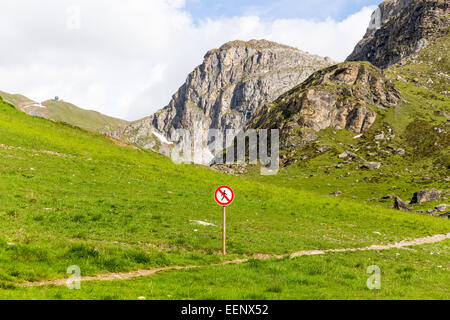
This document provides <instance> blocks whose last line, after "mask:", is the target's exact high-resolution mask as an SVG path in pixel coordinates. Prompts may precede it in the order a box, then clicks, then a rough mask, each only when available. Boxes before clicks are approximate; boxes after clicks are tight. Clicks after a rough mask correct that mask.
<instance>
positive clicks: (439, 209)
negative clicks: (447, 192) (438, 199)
mask: <svg viewBox="0 0 450 320" xmlns="http://www.w3.org/2000/svg"><path fill="white" fill-rule="evenodd" d="M448 207H450V206H448V205H446V204H440V205H438V206H436V207H435V209H436V210H437V211H438V212H445V211H446V210H447V208H448Z"/></svg>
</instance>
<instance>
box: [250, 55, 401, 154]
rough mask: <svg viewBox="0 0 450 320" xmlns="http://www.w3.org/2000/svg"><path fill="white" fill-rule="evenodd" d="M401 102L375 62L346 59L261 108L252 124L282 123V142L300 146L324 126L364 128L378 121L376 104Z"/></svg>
mask: <svg viewBox="0 0 450 320" xmlns="http://www.w3.org/2000/svg"><path fill="white" fill-rule="evenodd" d="M399 102H400V94H399V93H398V92H397V90H396V89H395V87H394V85H393V84H392V82H391V81H390V80H389V79H388V78H386V77H385V75H384V74H383V72H382V71H381V70H380V69H378V68H377V67H374V66H372V65H371V64H369V63H367V62H346V63H342V64H338V65H335V66H332V67H328V68H325V69H323V70H320V71H318V72H316V73H314V74H313V75H312V76H310V77H309V78H308V79H307V80H306V81H305V82H303V83H302V84H301V85H299V86H297V87H295V88H293V89H292V90H290V91H288V92H287V93H285V94H283V95H282V96H280V97H279V98H278V99H277V100H275V101H274V102H272V103H267V104H265V105H264V106H262V107H261V108H259V109H258V110H257V112H256V113H255V117H254V119H253V120H252V121H251V123H250V125H249V127H251V128H255V129H280V130H281V138H280V140H281V144H282V145H281V147H282V148H289V147H295V146H300V145H302V144H303V143H305V142H307V141H311V140H314V139H315V138H316V137H317V136H316V134H315V132H318V131H320V130H323V129H326V128H330V127H332V128H336V129H347V130H349V131H352V132H356V133H360V132H364V131H366V130H368V129H369V128H370V127H371V126H372V124H373V123H374V122H375V119H376V116H377V113H376V110H377V109H385V108H389V107H391V106H393V105H396V104H398V103H399Z"/></svg>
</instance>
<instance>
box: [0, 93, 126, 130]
mask: <svg viewBox="0 0 450 320" xmlns="http://www.w3.org/2000/svg"><path fill="white" fill-rule="evenodd" d="M0 97H1V98H3V100H4V101H6V102H8V103H10V104H12V105H13V106H15V107H16V108H17V109H19V110H21V111H23V112H25V113H27V114H29V115H33V116H39V117H43V118H46V119H50V120H53V121H59V122H65V123H68V124H71V125H73V126H77V127H80V128H83V129H86V130H90V131H95V132H102V133H108V132H114V131H118V130H120V129H121V128H123V127H124V126H126V125H127V124H128V122H127V121H125V120H121V119H117V118H113V117H109V116H106V115H104V114H101V113H99V112H97V111H92V110H85V109H82V108H79V107H77V106H75V105H73V104H71V103H68V102H64V101H55V100H47V101H45V102H42V104H41V106H39V107H38V106H37V105H38V103H37V102H35V101H33V100H31V99H29V98H27V97H25V96H23V95H20V94H9V93H6V92H3V91H0Z"/></svg>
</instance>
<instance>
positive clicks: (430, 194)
mask: <svg viewBox="0 0 450 320" xmlns="http://www.w3.org/2000/svg"><path fill="white" fill-rule="evenodd" d="M441 193H442V191H441V190H436V189H427V190H421V191H419V192H416V193H414V196H413V197H412V199H411V204H415V203H424V202H429V201H433V200H438V199H440V198H441Z"/></svg>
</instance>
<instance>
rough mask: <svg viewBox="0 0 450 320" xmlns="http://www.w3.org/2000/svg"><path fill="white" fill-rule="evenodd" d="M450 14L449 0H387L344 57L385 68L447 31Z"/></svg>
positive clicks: (449, 25)
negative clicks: (357, 41)
mask: <svg viewBox="0 0 450 320" xmlns="http://www.w3.org/2000/svg"><path fill="white" fill-rule="evenodd" d="M449 14H450V10H449V1H448V0H386V1H384V2H383V3H381V4H380V6H379V7H378V9H377V10H376V11H375V12H374V13H373V15H372V19H371V22H370V24H369V28H368V29H367V33H366V35H365V36H364V38H363V39H362V40H361V41H360V42H359V43H358V45H357V46H356V48H355V49H354V51H353V53H352V54H351V55H350V56H349V57H348V58H347V61H370V62H371V63H372V64H374V65H376V66H378V67H380V68H387V67H388V66H390V65H392V64H394V63H396V62H398V61H400V60H401V59H403V58H405V57H407V56H409V55H411V54H413V53H415V52H417V51H420V50H421V49H423V48H424V47H426V46H427V45H428V43H429V42H430V41H433V40H434V39H436V38H438V37H441V36H443V35H445V34H448V30H449V27H450V18H449Z"/></svg>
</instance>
